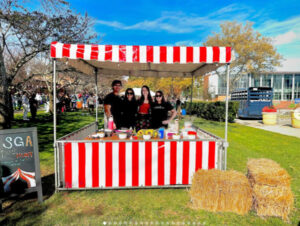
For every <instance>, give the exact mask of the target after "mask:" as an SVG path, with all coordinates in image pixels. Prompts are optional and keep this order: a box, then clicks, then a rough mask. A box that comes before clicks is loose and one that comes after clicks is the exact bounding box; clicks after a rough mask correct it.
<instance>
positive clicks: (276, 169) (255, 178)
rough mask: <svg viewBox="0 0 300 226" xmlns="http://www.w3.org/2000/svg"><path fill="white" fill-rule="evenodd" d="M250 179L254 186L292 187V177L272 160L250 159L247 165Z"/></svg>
mask: <svg viewBox="0 0 300 226" xmlns="http://www.w3.org/2000/svg"><path fill="white" fill-rule="evenodd" d="M247 168H248V178H249V181H250V183H251V185H252V184H261V185H264V184H265V185H269V186H278V185H279V184H281V185H283V186H290V185H291V177H290V175H289V174H288V173H287V171H286V170H285V169H283V168H281V167H280V165H279V164H278V163H277V162H274V161H273V160H271V159H263V158H262V159H249V160H248V163H247Z"/></svg>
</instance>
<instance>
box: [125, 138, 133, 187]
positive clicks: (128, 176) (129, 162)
mask: <svg viewBox="0 0 300 226" xmlns="http://www.w3.org/2000/svg"><path fill="white" fill-rule="evenodd" d="M125 144H126V147H125V148H126V149H125V150H126V151H125V153H126V163H125V164H126V170H125V172H126V173H125V177H126V180H125V186H126V187H132V142H125Z"/></svg>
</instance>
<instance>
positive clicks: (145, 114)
mask: <svg viewBox="0 0 300 226" xmlns="http://www.w3.org/2000/svg"><path fill="white" fill-rule="evenodd" d="M152 103H153V100H152V97H151V94H150V89H149V87H148V86H143V87H142V90H141V98H140V99H139V101H138V117H137V123H136V131H138V130H140V129H149V128H151V106H152Z"/></svg>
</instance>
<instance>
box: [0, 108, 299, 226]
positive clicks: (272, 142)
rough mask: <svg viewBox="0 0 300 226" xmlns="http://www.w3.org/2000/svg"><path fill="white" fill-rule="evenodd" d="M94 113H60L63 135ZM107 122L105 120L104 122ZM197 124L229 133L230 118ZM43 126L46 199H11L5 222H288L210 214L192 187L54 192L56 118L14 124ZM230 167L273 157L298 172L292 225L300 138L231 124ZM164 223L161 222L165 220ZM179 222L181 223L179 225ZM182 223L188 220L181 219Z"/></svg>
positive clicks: (243, 167)
mask: <svg viewBox="0 0 300 226" xmlns="http://www.w3.org/2000/svg"><path fill="white" fill-rule="evenodd" d="M93 120H94V118H93V117H92V116H90V115H88V114H87V115H86V114H82V113H81V112H79V113H68V114H66V115H61V116H60V117H59V126H58V137H60V136H62V135H64V134H66V133H69V132H71V131H73V130H75V129H78V128H80V127H82V126H83V125H85V124H87V123H90V122H92V121H93ZM101 122H102V121H101ZM194 123H195V124H196V125H197V126H199V127H200V128H203V129H205V130H208V131H210V132H212V133H214V134H216V135H218V136H221V137H223V134H224V123H219V122H211V121H206V120H202V119H198V118H196V119H195V121H194ZM28 126H37V127H38V133H39V143H40V145H39V149H40V159H41V170H42V176H43V191H44V193H45V199H46V200H45V202H44V203H43V204H42V205H40V204H38V203H37V202H36V201H35V199H33V197H34V196H33V197H32V196H29V197H26V198H24V199H22V200H21V201H17V202H13V201H9V202H5V203H4V207H5V210H4V211H5V212H4V214H2V215H0V224H20V225H32V224H45V225H52V224H59V225H61V224H76V225H78V224H79V225H82V224H101V225H102V222H103V221H108V222H114V223H119V222H120V221H122V222H123V224H124V222H127V225H129V222H132V223H135V222H143V223H144V224H146V222H148V223H149V225H150V222H151V221H152V222H153V225H155V224H156V222H159V223H162V222H164V223H165V224H164V225H166V223H167V222H168V223H169V225H172V222H173V223H176V225H177V223H178V222H183V221H184V222H185V223H186V224H187V223H188V222H190V225H194V224H193V223H194V222H197V223H201V224H205V225H220V224H226V225H250V224H252V225H284V224H286V223H285V222H283V221H282V220H281V219H279V218H274V217H271V218H265V219H261V218H259V217H258V216H256V214H255V212H253V211H251V212H250V213H249V214H248V215H246V216H239V215H237V214H234V213H210V212H206V211H195V210H192V209H190V208H189V196H188V190H187V189H143V190H118V191H117V190H114V191H113V190H111V191H76V192H59V193H57V194H54V193H53V190H54V189H53V182H54V178H53V171H54V170H53V148H52V139H53V135H52V119H51V118H50V116H49V115H45V114H39V122H38V123H36V124H31V123H23V122H22V121H21V115H17V116H16V121H15V123H14V127H28ZM229 142H230V147H229V150H228V168H229V169H235V170H238V171H241V172H243V173H246V162H247V159H248V158H261V157H264V158H271V159H273V160H275V161H277V162H278V163H280V165H281V166H282V167H284V168H285V169H286V170H287V171H288V172H289V173H290V175H291V176H292V190H293V192H294V195H295V210H294V211H293V212H292V214H291V215H290V220H291V224H292V225H297V224H298V222H299V218H300V211H299V208H300V204H299V202H300V197H299V196H300V176H299V173H300V139H297V138H294V137H289V136H284V135H280V134H276V133H271V132H268V131H264V130H259V129H255V128H249V127H246V126H242V125H238V124H229ZM160 225H161V224H160ZM173 225H175V224H173ZM181 225H182V224H181Z"/></svg>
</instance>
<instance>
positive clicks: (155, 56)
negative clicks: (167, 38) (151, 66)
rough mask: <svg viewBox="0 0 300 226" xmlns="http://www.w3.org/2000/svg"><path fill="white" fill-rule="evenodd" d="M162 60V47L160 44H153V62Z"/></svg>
mask: <svg viewBox="0 0 300 226" xmlns="http://www.w3.org/2000/svg"><path fill="white" fill-rule="evenodd" d="M159 62H160V47H159V46H153V63H156V64H157V63H159Z"/></svg>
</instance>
